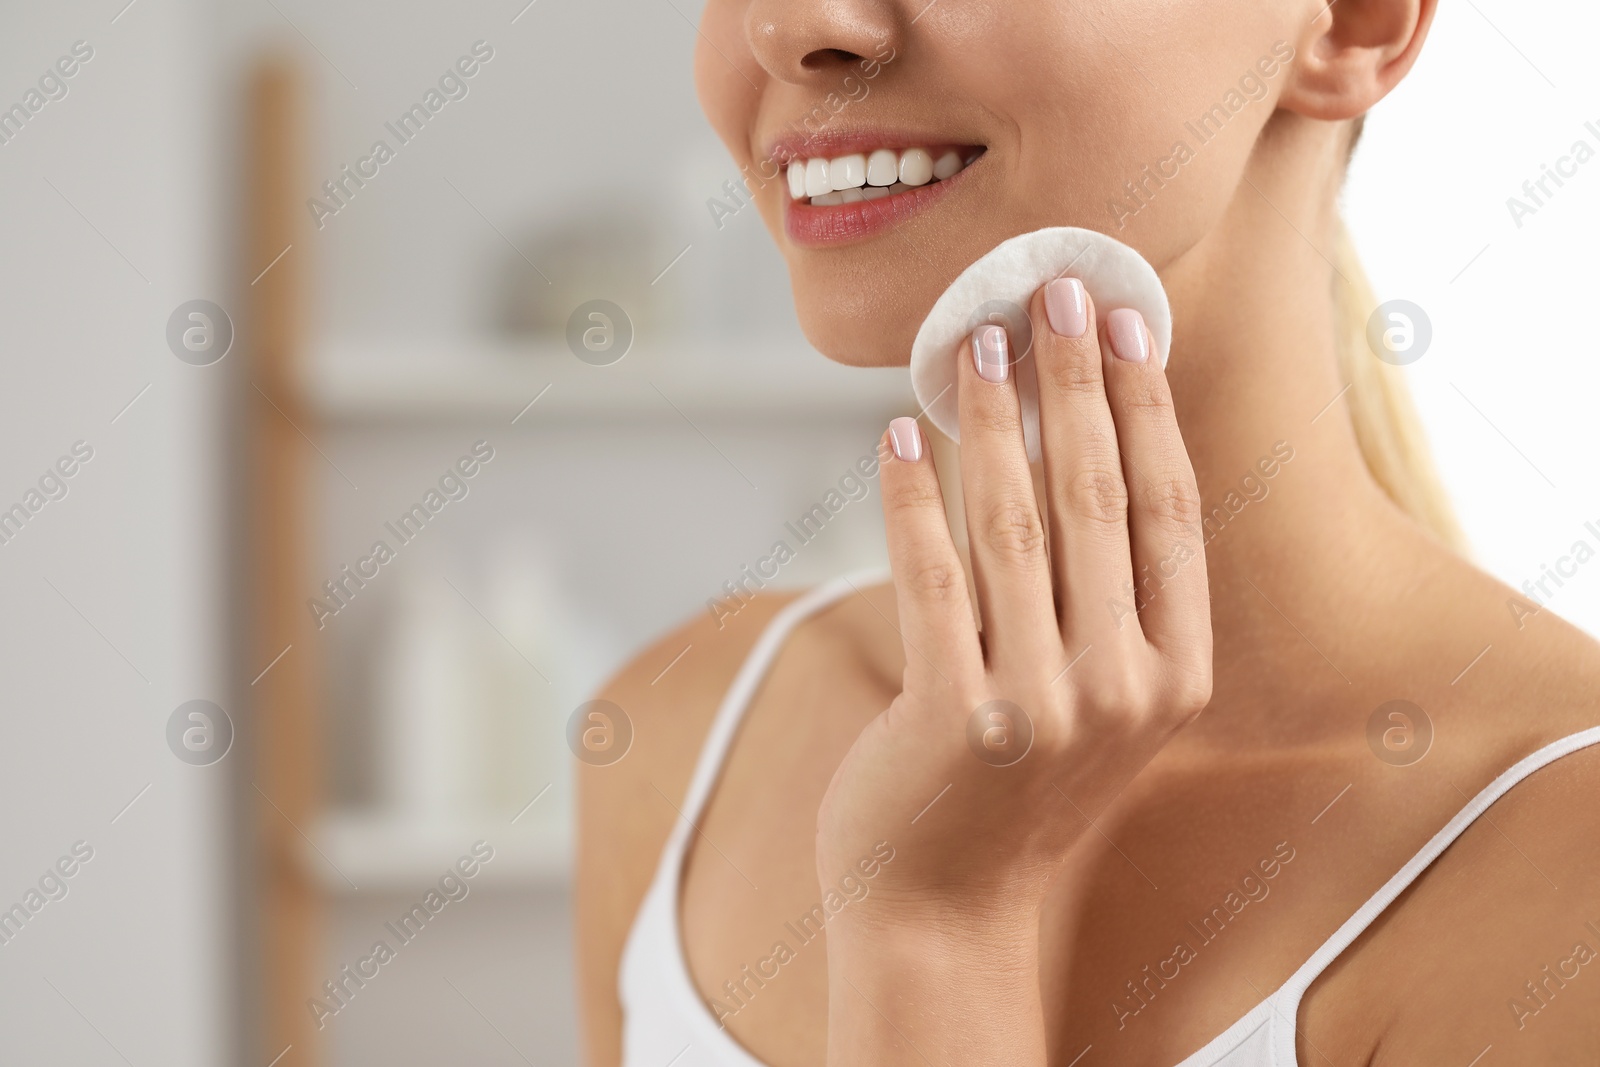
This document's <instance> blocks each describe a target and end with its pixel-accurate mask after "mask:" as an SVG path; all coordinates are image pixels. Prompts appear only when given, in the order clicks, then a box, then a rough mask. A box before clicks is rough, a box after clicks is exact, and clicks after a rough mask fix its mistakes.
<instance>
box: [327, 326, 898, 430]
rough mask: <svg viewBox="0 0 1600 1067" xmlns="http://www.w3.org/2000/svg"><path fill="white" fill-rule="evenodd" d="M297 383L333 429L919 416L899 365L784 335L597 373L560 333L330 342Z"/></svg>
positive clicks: (631, 360)
mask: <svg viewBox="0 0 1600 1067" xmlns="http://www.w3.org/2000/svg"><path fill="white" fill-rule="evenodd" d="M302 385H303V387H304V388H305V390H306V394H307V396H308V398H309V400H310V403H311V405H312V408H313V410H314V411H316V413H317V414H318V415H319V416H320V417H321V418H322V419H324V420H326V421H330V422H335V423H337V422H366V421H380V422H381V421H415V420H450V419H463V418H474V419H476V418H486V417H492V418H504V419H506V420H507V421H508V422H509V421H511V420H513V419H515V420H516V422H517V424H518V425H520V426H535V425H538V424H539V423H540V422H548V421H550V420H561V419H567V420H571V419H583V420H585V421H594V420H598V419H606V418H613V419H626V420H628V421H630V422H634V421H638V420H639V419H640V418H651V417H654V418H666V419H682V418H689V419H691V420H693V419H694V418H695V417H696V416H703V415H717V416H723V417H726V416H729V415H733V416H740V415H746V414H748V415H752V416H755V415H759V416H760V417H763V418H770V417H774V416H778V417H782V416H789V417H796V418H808V419H809V418H818V417H830V416H841V417H854V416H877V415H881V414H884V413H902V414H911V413H914V412H915V411H916V410H917V405H916V402H915V400H914V398H913V396H912V393H911V383H910V377H909V375H908V373H907V371H906V369H905V368H904V367H890V368H861V367H846V366H841V365H840V364H837V363H834V362H832V361H831V360H829V359H827V358H826V357H825V356H823V355H821V354H820V353H818V352H816V351H815V350H813V349H812V348H811V347H810V346H809V345H807V344H806V343H805V342H804V341H803V340H796V339H794V338H778V339H773V338H759V339H755V338H753V339H748V340H729V339H725V340H718V341H705V342H700V341H692V340H681V339H673V340H671V341H659V340H656V341H651V340H645V339H635V341H634V343H633V346H632V348H631V350H630V351H629V352H628V354H627V355H626V356H625V357H624V358H622V359H621V360H619V361H618V362H616V363H614V364H612V365H610V366H606V367H597V366H592V365H590V364H587V363H584V362H583V361H581V360H579V359H578V358H577V357H576V356H574V355H573V354H572V352H571V351H569V350H568V348H567V346H566V343H565V342H564V341H563V340H562V339H561V338H559V337H557V338H551V339H549V340H530V341H515V340H504V339H495V338H470V337H464V338H438V339H416V338H409V339H408V338H397V339H388V340H383V339H370V338H362V339H359V340H340V339H328V340H327V341H325V342H323V343H321V344H320V345H317V346H314V347H313V349H312V351H311V352H310V358H309V359H307V360H306V362H305V367H304V370H303V371H302ZM535 397H537V398H538V399H537V401H536V402H534V403H533V405H532V406H531V407H529V406H528V405H529V403H530V401H534V398H535Z"/></svg>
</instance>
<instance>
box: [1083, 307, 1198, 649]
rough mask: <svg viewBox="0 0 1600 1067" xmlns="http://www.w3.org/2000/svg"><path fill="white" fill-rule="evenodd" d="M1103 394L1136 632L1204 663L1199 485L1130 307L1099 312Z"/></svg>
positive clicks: (1139, 320)
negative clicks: (1119, 476) (1123, 503)
mask: <svg viewBox="0 0 1600 1067" xmlns="http://www.w3.org/2000/svg"><path fill="white" fill-rule="evenodd" d="M1105 333H1106V339H1107V347H1108V348H1109V350H1110V351H1109V353H1108V358H1107V359H1106V360H1105V364H1104V372H1105V379H1106V397H1107V399H1108V401H1109V402H1110V407H1111V415H1112V418H1113V420H1114V421H1115V423H1116V432H1117V440H1118V442H1119V443H1120V444H1121V448H1122V467H1123V473H1124V478H1125V481H1126V483H1127V486H1128V529H1129V535H1130V539H1131V543H1132V554H1133V560H1132V562H1133V582H1134V586H1135V596H1136V598H1137V602H1138V605H1139V620H1140V625H1141V627H1142V629H1143V631H1144V635H1145V637H1146V639H1147V640H1149V642H1150V643H1151V644H1152V645H1154V646H1155V647H1156V648H1157V650H1159V651H1160V652H1161V653H1162V654H1163V655H1164V656H1165V657H1166V658H1168V659H1172V660H1176V661H1182V662H1188V660H1189V658H1190V657H1197V658H1198V657H1201V656H1203V662H1204V663H1206V664H1209V663H1210V658H1211V647H1210V635H1211V612H1210V590H1209V587H1208V586H1207V584H1206V564H1205V552H1204V538H1203V536H1202V531H1201V526H1200V518H1201V508H1200V491H1199V489H1198V488H1197V487H1196V485H1195V478H1194V468H1193V467H1192V465H1191V464H1190V462H1189V453H1188V450H1187V449H1185V448H1184V446H1183V438H1182V436H1181V435H1180V434H1179V432H1178V419H1177V415H1176V414H1175V413H1174V411H1173V407H1172V393H1171V390H1170V389H1169V388H1168V387H1167V376H1166V373H1165V372H1164V371H1163V370H1162V368H1161V364H1160V362H1159V361H1158V360H1157V359H1156V358H1155V356H1154V354H1153V349H1154V346H1153V344H1152V343H1151V340H1150V331H1149V329H1148V328H1147V327H1146V325H1145V322H1144V319H1143V317H1141V316H1140V315H1139V313H1138V312H1137V311H1134V310H1132V309H1131V308H1119V309H1117V310H1115V311H1112V312H1110V313H1109V314H1108V315H1107V316H1106V329H1105Z"/></svg>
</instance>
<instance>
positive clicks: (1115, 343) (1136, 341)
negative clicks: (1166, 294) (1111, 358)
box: [1106, 308, 1150, 363]
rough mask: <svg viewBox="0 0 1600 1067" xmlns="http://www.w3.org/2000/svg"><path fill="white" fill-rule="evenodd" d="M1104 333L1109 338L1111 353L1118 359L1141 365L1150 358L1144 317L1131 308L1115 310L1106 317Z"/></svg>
mask: <svg viewBox="0 0 1600 1067" xmlns="http://www.w3.org/2000/svg"><path fill="white" fill-rule="evenodd" d="M1106 333H1107V334H1108V335H1109V336H1110V337H1111V351H1112V353H1113V354H1114V355H1115V356H1116V357H1117V358H1118V359H1123V360H1127V361H1128V362H1129V363H1143V362H1144V361H1145V360H1147V359H1149V358H1150V346H1149V343H1148V341H1147V340H1146V336H1145V330H1144V316H1143V315H1140V314H1139V313H1138V312H1137V311H1135V310H1133V308H1117V310H1115V311H1113V312H1112V313H1111V314H1109V315H1107V316H1106Z"/></svg>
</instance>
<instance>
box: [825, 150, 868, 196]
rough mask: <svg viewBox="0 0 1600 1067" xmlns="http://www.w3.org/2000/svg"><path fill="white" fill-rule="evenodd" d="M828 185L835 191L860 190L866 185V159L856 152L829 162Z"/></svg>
mask: <svg viewBox="0 0 1600 1067" xmlns="http://www.w3.org/2000/svg"><path fill="white" fill-rule="evenodd" d="M828 183H829V184H830V185H832V186H833V187H834V189H836V190H843V189H859V188H861V187H862V186H863V185H865V184H867V157H866V156H864V155H862V154H861V153H859V152H857V153H856V154H855V155H853V156H840V157H839V158H838V159H835V160H832V161H830V162H829V163H828Z"/></svg>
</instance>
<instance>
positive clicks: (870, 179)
mask: <svg viewBox="0 0 1600 1067" xmlns="http://www.w3.org/2000/svg"><path fill="white" fill-rule="evenodd" d="M982 154H983V149H981V148H978V149H973V150H972V151H971V153H970V155H969V157H968V158H966V159H963V158H962V156H961V153H960V152H959V151H957V150H956V149H953V148H947V149H945V150H944V151H943V152H941V153H940V154H939V158H938V160H937V161H935V159H934V157H933V153H932V152H930V151H929V150H928V149H926V148H907V149H905V150H903V151H898V152H897V151H895V150H894V149H892V148H879V149H876V150H874V151H873V152H871V153H870V154H867V153H861V152H853V153H851V154H850V155H847V156H839V157H838V158H836V159H821V158H818V159H795V160H791V161H790V162H789V166H788V172H787V178H788V181H789V196H790V198H791V199H794V200H806V199H809V200H810V201H811V203H813V204H818V205H822V206H828V205H831V204H853V203H855V202H857V201H860V200H880V199H882V198H883V197H885V196H888V195H890V194H891V193H900V192H905V191H906V190H908V189H914V188H916V187H918V186H922V185H927V184H928V183H929V182H934V181H944V180H945V179H946V178H951V177H954V176H955V175H956V174H958V173H960V172H961V171H962V169H964V168H965V167H967V166H968V165H969V164H971V163H972V161H973V160H975V159H977V158H978V157H979V156H980V155H982Z"/></svg>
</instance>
